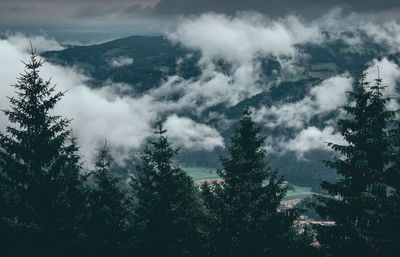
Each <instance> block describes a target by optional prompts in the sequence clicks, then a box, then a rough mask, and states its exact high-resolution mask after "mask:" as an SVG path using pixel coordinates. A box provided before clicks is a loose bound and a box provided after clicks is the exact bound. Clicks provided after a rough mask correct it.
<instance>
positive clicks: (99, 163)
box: [85, 144, 132, 257]
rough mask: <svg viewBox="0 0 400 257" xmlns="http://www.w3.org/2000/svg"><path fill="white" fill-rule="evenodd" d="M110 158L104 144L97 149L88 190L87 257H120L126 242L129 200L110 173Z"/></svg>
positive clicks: (116, 179) (121, 185) (124, 249)
mask: <svg viewBox="0 0 400 257" xmlns="http://www.w3.org/2000/svg"><path fill="white" fill-rule="evenodd" d="M112 164H113V160H112V157H111V155H110V153H109V150H108V148H107V145H106V144H104V146H103V148H101V149H100V150H98V156H97V160H96V163H95V169H94V171H93V172H92V173H91V179H92V182H93V184H92V187H91V188H90V189H89V192H90V193H89V196H90V201H89V202H90V214H89V216H88V222H87V224H86V226H87V227H86V231H87V238H86V240H85V244H86V249H87V253H88V255H89V256H96V257H98V256H123V255H124V254H125V253H126V252H127V249H128V244H129V239H128V238H129V234H128V233H129V226H130V222H131V217H132V213H131V208H132V201H131V199H130V195H129V192H128V190H127V189H126V188H124V187H123V182H122V181H121V178H118V177H115V176H113V175H112V174H111V173H110V168H111V167H112Z"/></svg>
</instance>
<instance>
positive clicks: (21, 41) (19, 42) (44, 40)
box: [7, 33, 65, 53]
mask: <svg viewBox="0 0 400 257" xmlns="http://www.w3.org/2000/svg"><path fill="white" fill-rule="evenodd" d="M7 41H8V42H9V43H10V44H11V45H12V46H14V47H15V48H16V49H17V50H18V51H19V52H26V51H27V50H28V49H30V47H31V46H30V44H32V46H33V47H34V48H35V49H36V51H37V52H38V53H43V52H45V51H58V50H63V49H65V48H64V47H63V46H61V45H60V44H59V43H58V42H57V41H56V40H55V39H53V38H48V37H45V36H30V37H27V36H25V35H23V34H21V33H14V34H10V35H8V36H7Z"/></svg>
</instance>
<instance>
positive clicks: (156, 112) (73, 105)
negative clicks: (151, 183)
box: [0, 36, 223, 163]
mask: <svg viewBox="0 0 400 257" xmlns="http://www.w3.org/2000/svg"><path fill="white" fill-rule="evenodd" d="M12 40H13V42H12V43H11V42H10V41H9V40H8V39H6V40H0V56H2V63H0V82H1V90H0V108H1V109H8V107H9V102H8V99H7V98H6V96H11V95H13V92H14V89H13V88H12V87H10V85H11V84H14V83H16V77H18V75H19V73H21V72H22V71H23V69H24V65H23V64H22V63H21V62H20V60H24V61H27V60H28V59H29V56H28V54H27V53H26V51H25V49H24V47H21V46H22V45H24V44H25V43H26V42H28V39H27V38H23V37H21V36H20V37H19V40H20V41H18V42H17V41H16V40H17V38H16V37H13V38H12ZM14 41H15V42H17V43H15V42H14ZM44 45H46V44H44ZM47 45H49V46H51V47H53V48H54V47H56V46H53V43H52V42H51V43H49V44H47ZM40 72H41V73H40V74H41V76H42V77H43V78H44V79H48V78H52V82H53V83H55V84H57V90H59V91H67V93H66V95H65V96H64V97H63V98H62V100H61V101H60V103H59V104H58V105H57V107H56V109H55V112H56V113H57V114H60V115H62V116H64V117H67V118H72V119H73V120H72V124H71V125H72V128H73V130H74V134H75V135H76V136H77V137H78V141H79V144H80V146H81V153H82V154H83V155H84V156H85V157H86V159H87V160H88V162H89V163H91V162H92V159H93V154H95V149H97V148H98V147H99V145H101V144H102V142H103V141H104V139H105V138H106V139H107V140H108V144H109V146H110V148H111V150H112V151H113V152H114V158H115V159H116V160H117V161H119V162H120V163H122V162H123V160H124V159H126V158H128V153H129V151H130V150H131V149H138V148H140V147H141V146H142V145H143V144H144V143H145V139H146V138H147V137H148V136H150V135H151V134H152V127H153V125H154V123H155V121H156V120H157V119H158V117H159V116H160V115H161V114H164V113H167V112H173V111H179V110H181V108H182V106H180V103H178V104H175V105H174V102H173V101H169V100H162V99H157V94H156V93H155V92H154V96H153V95H152V94H148V95H143V96H139V97H130V95H131V94H125V96H121V95H123V94H120V93H121V92H126V91H130V90H131V89H130V88H129V86H128V85H125V84H121V83H113V82H111V81H107V82H106V84H105V86H104V87H102V88H101V89H91V88H90V87H88V86H87V83H86V82H87V81H88V80H89V78H88V77H86V76H85V75H83V74H81V73H79V72H78V71H77V70H76V69H74V68H71V67H61V66H57V65H53V64H51V63H47V62H46V63H45V64H44V66H43V67H42V68H41V70H40ZM163 87H166V86H163ZM160 90H161V89H160ZM166 93H167V92H166ZM165 96H166V95H164V97H165ZM172 117H173V116H172ZM0 121H1V124H0V129H1V130H4V127H5V125H6V124H7V122H8V120H7V119H6V117H5V116H4V115H3V113H1V114H0ZM169 121H170V123H168V124H170V125H174V124H176V122H177V121H176V120H175V122H174V119H172V120H171V119H170V120H169ZM179 121H181V122H182V125H185V126H186V128H188V129H192V130H195V131H197V132H198V134H197V137H189V135H190V132H187V133H186V134H185V133H181V134H182V135H183V136H184V137H185V138H184V139H179V138H178V135H179V134H175V136H174V138H176V139H177V140H178V141H179V140H180V141H179V142H182V143H184V145H187V144H190V142H189V141H186V140H189V139H194V140H195V142H196V143H197V147H198V148H199V149H205V150H212V149H213V148H214V147H216V146H221V145H222V146H223V143H221V142H222V141H221V140H222V139H221V137H220V136H219V134H218V132H217V131H216V130H214V129H211V128H209V127H207V126H206V125H204V124H196V123H194V122H193V121H192V122H190V120H189V119H186V118H179ZM171 133H173V132H172V131H171ZM202 136H204V138H201V137H202Z"/></svg>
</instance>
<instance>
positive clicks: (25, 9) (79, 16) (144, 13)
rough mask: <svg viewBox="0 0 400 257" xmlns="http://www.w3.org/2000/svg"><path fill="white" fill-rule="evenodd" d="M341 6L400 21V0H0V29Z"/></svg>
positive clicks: (153, 25)
mask: <svg viewBox="0 0 400 257" xmlns="http://www.w3.org/2000/svg"><path fill="white" fill-rule="evenodd" d="M336 7H340V8H342V9H343V10H344V12H345V13H353V12H355V13H357V14H358V15H361V16H371V17H374V18H377V19H380V18H390V19H400V8H399V7H400V3H399V1H398V0H379V1H377V0H348V1H342V0H323V1H322V0H268V1H266V0H246V1H243V0H112V1H110V0H85V1H81V0H1V1H0V29H2V30H3V31H4V30H7V29H8V30H38V29H44V30H54V29H56V30H70V31H77V30H78V31H97V32H111V31H113V32H116V33H123V32H125V33H137V34H161V33H162V32H165V31H167V30H173V29H174V27H175V25H176V24H177V22H178V20H179V18H181V17H182V16H188V15H196V14H201V13H204V12H217V13H225V14H228V15H229V14H235V13H237V12H240V11H249V10H250V11H252V10H254V11H257V12H260V13H263V14H266V15H268V16H270V17H274V18H276V17H282V16H285V15H288V14H296V15H299V16H301V17H303V18H305V19H315V18H318V17H321V16H322V15H323V14H325V13H326V12H327V11H328V10H329V9H332V8H336Z"/></svg>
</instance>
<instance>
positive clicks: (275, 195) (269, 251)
mask: <svg viewBox="0 0 400 257" xmlns="http://www.w3.org/2000/svg"><path fill="white" fill-rule="evenodd" d="M264 141H265V138H264V137H263V136H261V135H260V128H259V127H258V126H257V125H256V124H255V122H254V121H253V119H252V113H251V110H250V109H249V108H246V110H245V111H244V115H243V117H242V119H241V120H240V125H239V127H238V128H237V129H236V130H235V132H234V135H233V136H232V137H231V144H230V145H229V147H228V151H229V154H230V156H229V157H221V161H222V165H223V170H220V171H218V174H219V175H220V176H221V178H222V179H223V183H222V184H217V183H214V184H213V185H212V186H209V185H206V184H205V185H204V186H203V187H202V189H203V190H202V192H203V197H204V199H205V201H206V205H207V207H208V208H209V209H210V212H211V214H212V217H214V218H215V222H214V231H213V232H212V237H211V241H212V242H213V244H212V245H213V247H212V248H211V250H214V255H215V256H243V257H244V256H257V257H259V256H292V255H293V256H296V255H298V254H301V253H300V252H298V251H297V252H295V250H294V249H296V250H300V248H298V246H297V245H296V242H299V241H297V240H298V239H300V237H299V235H298V234H297V232H296V231H295V228H294V221H295V218H296V217H297V212H296V211H287V212H285V211H279V210H278V209H279V207H280V203H281V201H282V200H283V198H284V196H285V193H286V189H285V188H283V187H282V186H281V182H282V178H279V179H278V178H277V174H276V171H274V170H272V169H271V167H270V165H269V163H268V161H266V159H265V155H266V151H265V149H264V148H263V143H264ZM300 245H301V244H300ZM302 247H303V246H302ZM305 248H306V247H304V249H305Z"/></svg>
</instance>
